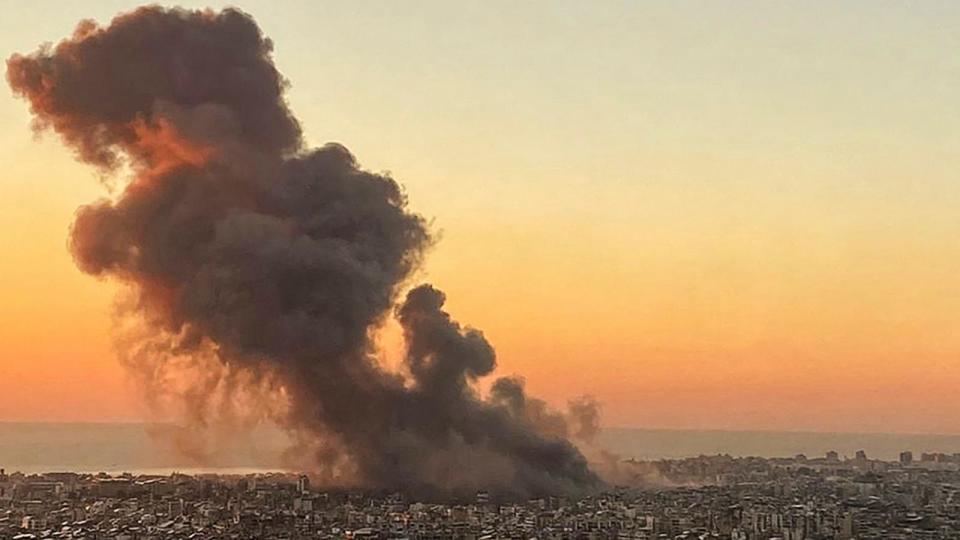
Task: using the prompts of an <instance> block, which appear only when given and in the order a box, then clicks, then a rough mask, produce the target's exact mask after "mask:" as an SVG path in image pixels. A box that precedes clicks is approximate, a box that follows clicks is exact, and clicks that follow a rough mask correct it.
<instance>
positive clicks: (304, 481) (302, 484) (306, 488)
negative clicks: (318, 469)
mask: <svg viewBox="0 0 960 540" xmlns="http://www.w3.org/2000/svg"><path fill="white" fill-rule="evenodd" d="M297 491H298V492H300V493H309V492H310V478H309V477H308V476H307V475H305V474H301V475H300V478H297Z"/></svg>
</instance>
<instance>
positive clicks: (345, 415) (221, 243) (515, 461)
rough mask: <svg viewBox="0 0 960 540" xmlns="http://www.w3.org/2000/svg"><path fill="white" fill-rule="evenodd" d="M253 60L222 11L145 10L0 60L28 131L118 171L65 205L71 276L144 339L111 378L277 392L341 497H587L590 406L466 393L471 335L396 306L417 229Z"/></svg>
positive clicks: (393, 192) (263, 61) (379, 181)
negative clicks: (395, 493)
mask: <svg viewBox="0 0 960 540" xmlns="http://www.w3.org/2000/svg"><path fill="white" fill-rule="evenodd" d="M271 52H272V44H271V42H270V41H269V40H268V39H266V38H264V37H263V36H262V35H261V33H260V30H259V28H258V27H257V25H256V23H255V22H254V21H253V19H252V18H251V17H250V16H248V15H246V14H244V13H242V12H240V11H238V10H235V9H227V10H224V11H221V12H214V11H209V10H208V11H188V10H183V9H163V8H159V7H145V8H141V9H138V10H136V11H133V12H131V13H128V14H124V15H121V16H118V17H117V18H115V19H114V20H113V21H112V22H111V24H110V25H109V26H107V27H105V28H101V27H98V26H97V25H96V24H95V23H93V22H90V21H85V22H82V23H81V24H80V25H79V26H78V27H77V29H76V31H75V32H74V34H73V36H72V37H70V38H69V39H66V40H64V41H62V42H60V43H59V44H57V45H56V46H52V47H51V46H45V47H42V48H40V49H39V50H38V51H36V52H34V53H32V54H28V55H14V56H12V57H11V58H10V59H9V60H8V61H7V79H8V81H9V83H10V86H11V87H12V88H13V90H14V91H15V92H16V93H17V94H19V95H20V96H22V97H24V98H25V99H26V100H27V101H28V102H29V104H30V106H31V110H32V112H33V114H34V115H35V123H36V126H35V127H36V128H37V129H50V130H53V131H55V132H56V133H58V134H59V135H60V136H61V137H62V138H63V140H64V141H65V143H66V144H67V145H68V146H70V147H71V148H73V149H74V150H75V152H76V155H77V157H78V159H80V160H82V161H84V162H86V163H89V164H91V165H93V166H95V167H96V168H98V169H99V170H101V171H102V172H104V173H116V172H118V171H123V170H129V171H131V178H130V179H129V182H128V183H127V184H126V185H125V186H124V187H123V189H122V190H121V191H120V192H119V193H118V194H116V196H114V197H112V198H109V199H103V200H100V201H96V202H93V203H91V204H89V205H86V206H83V207H81V208H80V209H79V210H78V211H77V215H76V220H75V222H74V224H73V227H72V230H71V236H70V248H71V250H72V252H73V256H74V258H75V260H76V263H77V265H78V266H79V268H80V269H81V270H82V271H84V272H86V273H88V274H91V275H93V276H100V277H107V278H111V279H114V280H117V281H119V282H121V283H123V284H125V285H127V286H129V288H130V289H131V290H132V291H133V293H134V295H135V296H134V302H133V309H134V310H135V314H136V315H137V316H138V317H140V318H142V319H143V320H144V321H145V324H147V326H148V328H149V335H150V337H149V338H144V341H143V343H142V344H141V345H142V346H141V347H140V349H139V352H138V353H137V354H136V355H134V356H135V357H136V358H137V359H135V360H134V361H131V362H128V364H129V365H130V366H131V367H132V369H134V370H141V371H143V372H144V373H143V376H144V378H145V379H150V378H151V374H150V373H148V372H150V370H153V369H157V366H156V364H157V363H158V362H159V363H161V364H162V363H164V362H167V361H172V359H173V358H183V357H186V358H194V359H202V361H201V360H197V363H196V364H195V366H201V367H202V366H209V367H204V368H203V369H209V370H210V371H209V373H210V374H211V375H210V376H211V377H212V378H214V379H217V378H218V377H220V376H221V375H218V374H219V373H221V371H218V370H225V371H224V372H228V373H233V374H237V373H242V374H244V375H243V376H242V377H240V376H236V375H234V376H231V377H230V380H231V381H233V382H232V383H230V384H232V385H235V386H243V387H247V388H250V387H256V386H257V385H258V384H263V385H266V386H267V387H270V388H275V389H278V391H279V392H280V393H281V394H282V395H283V397H284V400H285V402H286V403H287V406H286V408H285V410H284V411H283V413H282V418H281V419H280V420H281V422H282V423H283V424H284V425H285V426H286V427H288V428H289V429H290V430H292V431H294V432H296V433H298V434H300V436H301V437H304V438H306V439H307V440H313V441H321V442H320V443H317V444H315V445H314V446H313V447H312V451H313V452H314V456H313V457H314V459H315V463H316V464H317V466H318V467H320V468H326V469H328V470H330V471H333V472H332V473H331V474H332V476H335V477H336V476H337V475H339V478H341V480H344V479H347V480H348V481H350V482H353V483H354V484H355V485H362V486H366V487H372V488H383V489H402V490H405V491H412V492H420V493H437V494H442V493H468V492H469V491H470V490H474V489H489V490H493V491H496V492H499V493H504V494H510V495H517V496H521V495H534V494H573V493H578V492H582V491H584V490H588V489H592V488H594V487H596V486H597V485H598V484H599V481H598V480H597V477H596V476H595V475H594V474H593V473H592V472H591V471H590V469H589V468H588V466H587V464H586V460H585V459H584V458H583V456H582V455H581V453H580V452H579V451H578V450H577V449H576V447H575V446H574V445H573V444H572V443H571V442H570V437H573V436H576V435H577V434H586V435H589V434H591V433H593V432H595V425H594V426H591V424H594V423H595V421H596V410H595V407H594V405H593V404H592V403H590V402H583V401H581V402H576V403H575V404H574V405H575V406H574V407H572V409H571V410H572V413H573V414H574V415H575V416H576V417H577V418H579V419H583V420H584V421H581V420H577V421H575V422H573V423H569V425H568V420H569V419H570V417H569V416H566V415H564V414H561V413H558V412H555V411H551V410H550V409H549V408H547V407H546V406H545V404H544V403H543V402H541V401H539V400H536V399H532V398H530V397H528V396H526V395H525V392H524V389H523V384H522V381H520V380H517V379H501V380H499V381H496V382H495V383H494V384H493V390H492V391H491V392H490V395H489V397H487V398H482V397H480V395H479V394H478V392H477V391H476V390H475V384H474V383H475V382H476V381H477V380H478V379H480V378H482V377H484V376H487V375H489V374H490V373H491V372H492V371H493V369H494V367H495V355H494V351H493V348H492V347H491V345H490V344H489V343H488V342H487V341H486V340H485V339H484V337H483V335H482V334H481V333H480V332H479V331H477V330H473V329H469V328H465V327H462V326H461V325H460V324H458V323H457V322H456V321H454V320H453V319H452V318H451V317H450V315H448V314H447V313H446V312H445V311H444V309H443V305H444V295H443V293H442V292H440V291H438V290H436V289H435V288H433V287H432V286H430V285H422V286H419V287H416V288H413V289H412V290H410V291H409V293H407V294H406V296H405V298H400V295H401V291H402V289H404V288H405V287H406V285H407V282H408V280H409V278H410V276H411V273H412V272H413V271H415V270H416V268H417V266H418V264H419V263H420V261H421V258H422V254H423V252H424V250H425V249H426V248H427V247H429V245H430V244H431V241H432V239H431V235H430V232H429V230H428V228H427V226H426V223H425V221H424V219H423V218H422V217H421V216H420V215H418V214H416V213H413V212H411V211H410V210H408V209H407V200H406V198H405V196H404V192H403V190H402V189H401V187H400V186H399V185H398V184H397V183H396V182H395V181H394V180H393V179H391V178H390V177H388V176H384V175H379V174H374V173H371V172H367V171H364V170H363V169H361V168H360V167H359V166H358V164H357V162H356V160H355V159H354V157H353V155H351V153H350V152H349V151H348V150H347V149H346V148H344V147H343V146H340V145H337V144H328V145H326V146H324V147H322V148H319V149H306V148H304V142H303V138H302V135H301V130H300V126H299V124H298V123H297V120H296V119H295V118H294V117H293V116H292V114H291V112H290V110H289V109H288V107H287V104H286V102H285V100H284V96H283V91H284V87H285V85H286V82H285V81H284V79H283V77H282V76H281V75H280V73H279V72H278V71H277V69H276V68H275V67H274V65H273V62H272V59H271ZM390 316H395V317H396V319H397V320H398V321H399V322H400V325H401V327H402V328H403V332H404V337H405V339H406V343H407V352H406V357H405V360H404V365H403V368H402V369H401V370H399V371H396V372H395V371H391V370H387V369H385V368H383V367H382V366H381V365H380V364H379V363H378V361H377V360H376V359H375V358H374V356H373V344H372V341H371V332H372V330H373V329H374V328H376V327H377V325H379V324H381V323H382V322H383V321H384V320H385V318H387V317H390ZM238 381H239V382H238ZM244 381H246V382H244ZM154 384H155V385H162V384H164V382H163V379H161V378H157V380H154ZM230 387H231V386H230V385H228V386H227V391H233V390H230ZM220 388H223V387H222V386H220ZM195 394H199V395H193V399H198V400H201V401H202V400H203V399H204V396H203V395H202V394H203V393H202V392H199V393H196V392H195ZM248 394H250V392H248ZM252 395H256V393H253V394H252Z"/></svg>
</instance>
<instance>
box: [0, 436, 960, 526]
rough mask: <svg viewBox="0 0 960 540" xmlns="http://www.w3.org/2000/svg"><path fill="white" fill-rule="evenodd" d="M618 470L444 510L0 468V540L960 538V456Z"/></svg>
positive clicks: (208, 481) (296, 490) (253, 484)
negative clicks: (629, 480) (583, 483)
mask: <svg viewBox="0 0 960 540" xmlns="http://www.w3.org/2000/svg"><path fill="white" fill-rule="evenodd" d="M621 465H622V467H623V468H624V469H625V470H627V471H631V470H633V471H635V478H634V480H636V483H638V484H645V486H646V487H619V488H610V489H609V490H607V491H605V492H603V493H597V494H593V495H590V496H586V497H583V498H580V499H568V498H561V497H544V498H535V499H529V500H523V501H515V500H512V501H508V500H498V498H497V497H496V496H494V495H492V494H488V493H485V492H479V493H477V494H476V495H475V496H473V495H471V497H470V498H469V500H458V501H447V502H444V503H438V502H436V501H432V502H425V501H418V500H413V499H410V498H408V497H405V496H403V495H402V494H398V493H393V494H372V493H361V492H345V491H329V490H324V489H319V488H317V487H311V485H310V481H309V478H308V477H307V476H303V475H296V474H287V473H270V474H255V475H246V476H231V475H213V474H211V475H184V474H172V475H169V476H146V475H135V474H122V475H109V474H104V473H100V474H81V473H71V472H57V473H45V474H31V475H25V474H21V473H7V472H5V471H2V470H0V538H3V539H15V540H29V539H43V538H50V539H53V538H85V539H116V540H146V539H168V538H170V539H198V540H199V539H215V538H217V539H219V538H225V539H226V538H233V539H246V538H281V539H300V538H317V539H354V540H378V539H411V540H415V539H422V540H440V539H458V540H494V539H501V538H502V539H516V540H529V539H558V540H559V539H589V540H592V539H617V540H649V539H672V540H680V539H691V540H692V539H713V538H723V539H729V540H774V539H779V540H821V539H858V540H863V539H874V538H875V539H889V540H897V539H957V540H960V455H958V454H952V455H947V454H922V455H920V456H917V459H914V456H913V455H912V454H911V453H910V452H904V453H903V454H901V456H900V459H899V461H896V462H889V461H881V460H875V459H870V458H869V457H868V456H867V455H865V454H864V453H863V452H859V453H857V455H856V456H855V457H853V458H849V459H848V458H846V457H843V458H841V457H840V456H838V455H837V454H836V453H835V452H829V453H827V455H826V456H823V457H816V458H814V457H810V458H808V457H806V456H802V455H801V456H796V457H793V458H782V459H765V458H734V457H730V456H701V457H696V458H688V459H679V460H662V461H655V462H635V461H627V462H623V463H622V464H621Z"/></svg>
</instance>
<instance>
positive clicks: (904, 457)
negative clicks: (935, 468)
mask: <svg viewBox="0 0 960 540" xmlns="http://www.w3.org/2000/svg"><path fill="white" fill-rule="evenodd" d="M911 463H913V452H911V451H909V450H906V451H904V452H900V464H901V465H909V464H911Z"/></svg>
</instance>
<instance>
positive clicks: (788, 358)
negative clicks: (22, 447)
mask: <svg viewBox="0 0 960 540" xmlns="http://www.w3.org/2000/svg"><path fill="white" fill-rule="evenodd" d="M428 4H429V5H428ZM674 4H676V5H674ZM682 4H683V3H682V2H681V3H663V4H662V5H659V6H656V5H649V6H645V7H641V6H635V5H633V3H629V2H625V3H616V2H611V3H609V4H607V6H606V7H605V8H603V9H596V10H591V11H589V12H587V11H581V10H584V9H585V8H584V7H583V6H576V5H573V4H571V5H550V4H546V5H535V4H534V3H531V4H530V5H524V6H520V7H517V6H513V7H512V8H511V9H510V10H506V12H505V9H497V8H496V7H495V6H485V5H484V4H483V3H480V4H471V5H464V6H463V7H461V8H460V9H457V10H454V9H452V8H450V7H447V6H444V5H439V4H431V3H428V2H425V3H424V4H422V5H419V6H417V7H412V8H409V9H405V10H397V11H396V12H389V13H385V12H384V11H383V7H382V6H379V7H378V6H377V5H374V4H365V3H356V4H352V5H351V6H349V7H347V6H346V5H344V6H340V7H330V6H328V7H324V8H321V7H318V6H315V5H313V4H312V3H303V4H299V3H296V2H290V3H284V4H283V6H278V5H274V4H270V3H257V2H241V5H242V6H243V7H244V8H245V9H247V10H248V11H250V12H251V13H253V14H254V15H255V16H256V17H257V18H258V20H259V22H260V23H261V25H262V26H263V27H264V30H265V32H266V33H267V34H269V35H271V36H272V38H273V39H274V42H275V49H276V53H275V56H276V61H277V64H278V65H279V67H280V69H281V70H282V71H283V72H284V73H285V75H286V76H287V77H288V78H289V79H290V81H291V83H292V87H291V90H290V101H291V107H292V108H293V110H294V112H295V113H296V114H297V115H298V117H299V118H300V119H301V121H302V122H303V124H304V126H305V128H306V131H307V135H308V137H309V139H310V140H311V141H312V142H313V143H318V144H319V143H322V142H325V141H328V140H337V141H340V142H342V143H344V144H346V145H347V146H348V147H349V148H351V149H352V150H353V151H354V153H355V154H356V155H357V157H358V158H359V159H360V161H361V163H363V164H364V165H365V166H367V167H368V168H371V169H374V170H378V171H381V170H389V171H391V172H392V173H393V174H394V176H395V177H396V178H397V179H398V180H400V181H401V182H402V183H404V184H405V185H406V187H407V189H408V192H409V194H410V198H411V205H412V207H413V208H414V209H416V210H418V211H420V212H422V213H424V214H425V215H427V216H429V217H431V218H433V219H434V224H435V227H436V228H437V229H438V230H441V231H442V241H441V242H440V243H439V244H438V245H437V247H436V248H435V249H434V251H433V252H432V253H431V254H430V257H429V259H428V262H427V264H426V267H425V268H424V271H423V274H422V277H423V279H427V280H430V281H431V282H434V283H436V284H437V285H438V286H439V287H440V288H442V289H444V290H445V291H446V292H447V294H448V298H449V301H448V304H447V306H448V308H449V310H450V311H451V312H452V314H453V315H454V316H455V317H456V318H458V319H459V320H461V321H464V322H467V323H469V324H471V325H473V326H476V327H478V328H481V329H483V330H484V332H485V333H486V334H487V336H488V337H489V338H490V340H491V341H492V342H493V344H494V345H495V346H496V347H497V351H498V353H499V359H500V366H501V369H500V371H501V372H502V373H519V374H522V375H524V376H525V377H526V378H527V380H528V385H529V388H530V389H531V390H532V392H534V393H536V394H539V395H542V396H544V397H546V398H547V399H548V400H549V401H551V402H553V403H556V404H558V405H559V404H562V403H563V402H564V400H565V399H566V398H567V397H569V396H574V395H579V394H584V393H587V394H593V395H595V396H597V397H598V398H599V399H600V400H601V402H603V404H604V412H605V419H606V422H607V423H608V424H610V425H630V426H640V427H669V428H721V429H789V430H818V431H892V432H940V433H960V421H958V420H957V419H956V413H955V411H956V410H958V408H960V393H958V392H957V391H956V388H958V386H960V335H958V333H957V332H956V331H955V329H956V326H957V325H956V321H957V314H958V313H960V281H958V278H957V275H958V274H960V243H958V242H957V236H958V232H960V214H958V213H957V211H956V209H957V208H958V203H960V189H958V186H957V182H956V181H957V177H956V176H957V171H958V170H960V137H958V136H957V135H956V125H957V121H958V120H960V118H958V116H960V112H958V109H957V107H956V104H955V102H956V96H957V95H958V94H960V60H958V59H957V58H956V55H955V54H952V53H950V52H949V51H952V50H953V48H955V43H954V42H953V41H952V39H953V38H952V37H951V36H953V35H955V31H956V30H957V29H956V28H952V29H951V28H950V27H948V26H945V24H946V23H945V22H944V21H960V17H957V15H960V13H954V11H956V8H955V7H953V6H951V5H949V4H942V5H941V4H938V3H935V2H931V3H929V4H926V5H925V6H924V7H923V9H919V8H918V9H914V10H910V11H899V10H900V9H901V8H898V7H895V6H886V5H885V6H884V7H883V8H882V9H874V8H873V7H871V6H870V5H868V3H863V4H861V3H857V2H851V3H848V4H846V5H845V6H843V7H842V8H840V7H836V6H833V9H834V11H832V12H831V13H832V16H831V17H830V18H827V19H826V20H824V19H823V18H822V17H821V16H820V15H819V12H818V11H817V9H815V8H814V7H810V6H808V7H806V8H805V7H803V6H799V5H798V6H792V7H789V6H773V5H770V4H766V3H758V4H756V5H752V6H750V9H747V7H746V6H748V3H744V4H743V6H745V7H744V10H743V12H736V10H733V11H734V12H731V13H727V12H725V10H721V9H719V8H712V7H710V5H709V4H707V5H706V6H705V5H702V4H698V8H697V9H698V10H699V11H694V13H695V15H696V16H693V15H691V13H692V10H691V8H690V6H685V5H682ZM121 5H122V2H110V3H102V4H97V5H95V6H89V5H84V6H79V5H76V6H75V5H73V4H72V3H64V4H63V5H62V6H59V8H49V9H44V10H43V13H42V14H39V13H36V14H35V13H31V12H29V11H27V10H26V9H23V13H22V14H20V15H22V18H21V22H22V24H18V25H17V28H15V29H5V30H7V31H5V32H0V52H2V53H3V55H4V56H7V55H9V54H10V53H11V52H13V51H24V50H29V49H32V48H33V47H34V46H35V45H37V44H38V43H40V42H42V41H50V40H55V39H57V38H58V37H60V36H64V35H67V34H69V33H70V31H71V29H72V26H73V25H74V24H75V23H76V21H77V20H79V18H80V17H81V16H95V17H97V18H98V19H100V20H105V18H106V17H107V16H108V15H110V14H113V13H114V12H116V11H118V10H119V9H120V8H121ZM811 6H813V4H811ZM824 7H825V5H821V6H820V8H824ZM61 8H62V9H61ZM501 8H504V6H501ZM18 9H22V8H18ZM902 9H906V8H902ZM388 11H389V10H388ZM358 29H359V30H358ZM708 30H709V31H708ZM951 32H954V33H951ZM321 36H322V37H321ZM574 38H576V43H580V44H581V45H578V46H576V47H575V46H573V45H572V43H574V41H573V39H574ZM398 44H401V45H402V46H398ZM0 127H2V129H0V162H2V163H4V167H3V168H2V172H0V201H2V205H3V206H2V210H3V211H2V213H0V248H2V253H5V254H6V255H5V256H4V257H2V258H0V298H2V302H0V367H2V374H0V420H111V421H112V420H124V421H126V420H137V419H142V418H144V417H145V415H146V411H145V409H144V407H143V406H142V405H141V404H140V402H139V400H138V398H137V397H136V395H135V394H134V392H133V390H132V388H131V386H130V385H129V384H128V382H127V381H126V379H125V375H124V373H123V371H122V369H121V368H120V367H119V365H118V364H117V361H116V360H115V358H114V354H113V352H112V350H111V338H110V306H111V298H112V295H113V290H112V285H111V284H109V283H102V282H98V281H96V280H94V279H92V278H90V277H88V276H84V275H81V274H80V272H79V271H78V270H76V269H75V267H74V266H73V263H72V261H71V260H70V257H69V254H68V253H67V251H66V248H65V242H66V236H67V229H68V227H69V224H70V222H71V220H72V216H73V212H74V210H75V208H76V207H77V206H79V205H80V204H83V203H85V202H89V201H91V200H94V199H96V198H97V197H100V196H104V195H106V192H105V190H104V189H103V188H102V186H101V185H100V184H99V182H98V180H97V178H96V177H95V175H94V173H93V172H92V171H90V170H89V169H87V168H86V167H83V166H81V165H78V164H76V163H74V162H73V160H72V158H71V156H70V152H69V151H68V150H66V149H64V148H63V147H62V146H61V145H60V144H59V143H58V141H57V140H56V138H55V137H52V136H46V137H43V138H41V139H40V140H35V139H34V138H33V136H32V134H31V132H30V129H29V115H28V111H27V110H26V106H25V105H24V104H23V103H21V102H18V101H16V100H14V99H13V98H12V96H10V95H9V92H8V93H7V94H0Z"/></svg>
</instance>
